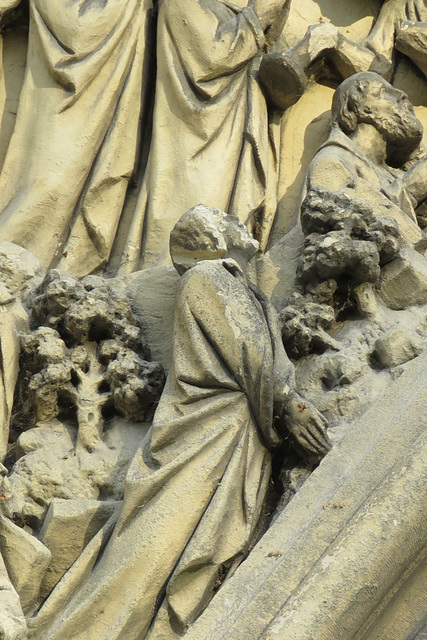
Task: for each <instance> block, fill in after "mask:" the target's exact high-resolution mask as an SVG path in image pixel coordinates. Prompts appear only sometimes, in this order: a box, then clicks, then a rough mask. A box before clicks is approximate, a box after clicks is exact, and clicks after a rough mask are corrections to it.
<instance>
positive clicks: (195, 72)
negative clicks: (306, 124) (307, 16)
mask: <svg viewBox="0 0 427 640" xmlns="http://www.w3.org/2000/svg"><path fill="white" fill-rule="evenodd" d="M264 43H265V36H264V33H263V30H262V27H261V24H260V22H259V19H258V17H257V16H256V14H255V12H254V11H253V10H252V9H251V8H250V7H244V8H243V9H241V8H239V7H235V6H233V5H232V4H231V3H229V2H225V1H222V2H221V1H219V0H161V2H160V7H159V17H158V27H157V81H156V97H155V107H154V121H153V137H152V145H151V149H150V156H149V160H148V166H147V171H146V174H145V177H144V183H143V185H142V188H141V191H140V195H139V198H138V202H137V204H136V209H135V212H134V215H133V217H132V219H131V222H130V224H129V225H128V226H127V228H125V229H123V232H122V233H123V243H122V244H121V245H119V247H118V255H117V256H116V258H117V261H118V262H119V263H121V266H120V271H121V272H127V271H133V270H135V269H138V268H142V267H144V268H145V267H150V266H154V265H158V264H165V263H168V262H170V257H169V244H168V243H169V234H170V232H171V230H172V228H173V226H174V225H175V223H176V222H177V221H178V220H179V218H180V217H181V216H182V214H183V213H185V211H187V210H188V209H190V208H191V207H193V206H196V205H198V204H205V205H207V206H213V207H217V208H219V209H221V210H222V211H226V212H227V213H230V214H233V215H236V216H238V217H239V218H240V220H241V221H242V222H243V223H244V224H246V226H247V227H248V229H249V230H250V231H252V232H254V235H255V236H256V238H257V239H258V240H259V241H260V244H261V248H264V247H265V244H266V241H267V239H268V233H269V229H270V227H271V224H272V220H273V217H274V214H275V210H276V177H275V175H276V174H275V171H276V164H275V159H274V152H273V149H274V146H273V144H272V142H271V140H270V136H269V124H268V111H267V105H266V101H265V99H264V96H263V93H262V91H261V88H260V86H259V84H258V81H257V77H256V74H257V69H258V67H259V63H260V60H261V56H262V52H263V46H264Z"/></svg>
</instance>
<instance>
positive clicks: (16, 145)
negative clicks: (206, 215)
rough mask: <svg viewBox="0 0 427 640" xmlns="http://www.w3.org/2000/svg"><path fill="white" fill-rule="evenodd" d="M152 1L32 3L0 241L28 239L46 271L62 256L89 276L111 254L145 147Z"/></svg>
mask: <svg viewBox="0 0 427 640" xmlns="http://www.w3.org/2000/svg"><path fill="white" fill-rule="evenodd" d="M17 4H18V3H17V2H14V3H12V6H16V5H17ZM151 6H152V4H151V1H150V0H132V2H127V3H126V4H125V5H123V6H122V5H117V3H114V2H107V3H102V4H101V5H99V4H98V3H85V4H84V7H81V6H80V4H79V3H78V2H73V3H71V4H70V3H69V2H57V1H56V0H55V1H54V2H49V1H48V0H47V1H45V2H30V36H29V43H28V56H27V69H26V74H25V81H24V86H23V87H22V91H21V96H20V100H19V109H18V114H17V118H16V123H15V128H14V132H13V135H12V139H11V141H10V144H9V148H8V152H7V157H6V159H5V162H4V165H3V169H2V174H1V182H0V193H1V197H0V211H1V224H0V239H1V240H7V241H9V242H15V243H17V244H20V245H21V246H24V247H25V248H26V249H28V250H29V251H31V252H32V253H33V254H34V255H35V256H36V257H38V258H39V259H40V261H41V263H42V265H43V267H44V268H48V267H52V266H58V265H60V264H61V263H63V265H64V266H65V267H66V268H67V270H69V271H71V272H74V273H75V274H76V275H79V276H80V275H86V274H87V273H91V272H93V271H96V270H99V269H100V268H102V267H104V266H105V264H106V262H107V260H108V258H109V256H110V251H111V247H112V245H113V242H114V238H115V235H116V230H117V226H118V222H119V219H120V216H121V213H122V208H123V203H124V199H125V195H126V191H127V186H128V183H129V180H130V178H131V176H132V173H133V171H134V167H135V163H136V159H137V153H138V149H139V146H140V141H139V140H138V135H139V117H138V114H139V113H140V112H142V115H141V117H142V121H144V113H143V110H144V107H145V103H144V101H145V100H146V97H145V95H144V92H145V90H146V83H147V79H148V77H147V76H148V73H147V71H148V70H147V69H146V66H145V65H144V59H145V58H144V56H145V46H146V29H147V21H148V20H149V9H150V8H151ZM124 139H125V140H126V144H125V145H123V144H122V141H123V140H124ZM69 185H73V186H72V187H71V188H70V186H69ZM106 203H108V205H106ZM106 206H108V210H109V214H108V216H105V207H106ZM83 264H84V265H85V266H84V267H83V270H82V266H83Z"/></svg>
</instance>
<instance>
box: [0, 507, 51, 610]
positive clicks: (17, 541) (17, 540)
mask: <svg viewBox="0 0 427 640" xmlns="http://www.w3.org/2000/svg"><path fill="white" fill-rule="evenodd" d="M0 553H1V556H2V558H3V560H4V563H5V565H6V568H7V572H8V574H9V578H10V581H11V583H12V584H13V586H14V588H15V589H16V591H17V593H18V594H19V598H20V601H21V605H22V609H23V611H24V613H25V614H26V615H31V614H32V613H33V611H34V609H35V608H36V606H37V604H38V602H39V598H40V585H41V583H42V580H43V577H44V575H45V572H46V569H47V568H48V566H49V564H50V562H51V560H52V555H51V553H50V551H49V549H47V547H46V546H45V545H44V544H42V543H41V542H40V541H39V540H37V538H35V537H34V536H33V535H30V534H29V533H27V532H26V531H25V530H24V529H21V528H20V527H17V526H16V525H15V524H14V523H13V522H11V521H10V520H8V519H7V518H5V517H4V516H0Z"/></svg>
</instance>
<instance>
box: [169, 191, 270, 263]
mask: <svg viewBox="0 0 427 640" xmlns="http://www.w3.org/2000/svg"><path fill="white" fill-rule="evenodd" d="M258 247H259V245H258V242H257V241H256V240H255V239H254V238H253V237H252V235H251V234H250V233H249V232H248V231H247V230H246V227H245V226H244V225H243V224H242V223H241V222H240V220H239V219H238V218H237V217H236V216H230V215H227V214H226V213H224V212H223V211H221V210H220V209H215V208H213V207H206V206H204V205H202V204H199V205H197V206H196V207H193V208H192V209H190V210H189V211H187V212H186V213H184V215H183V216H181V218H180V219H179V220H178V222H177V223H176V225H175V226H174V228H173V229H172V231H171V235H170V254H171V258H172V262H173V264H174V267H175V269H176V270H177V271H178V273H179V274H180V275H182V274H183V273H184V272H185V271H187V270H188V269H191V267H193V266H194V265H196V264H197V263H198V262H201V261H202V260H218V259H220V258H225V257H233V258H238V257H243V258H244V259H245V260H246V261H247V260H250V259H251V258H252V257H253V256H254V255H255V253H256V252H257V250H258Z"/></svg>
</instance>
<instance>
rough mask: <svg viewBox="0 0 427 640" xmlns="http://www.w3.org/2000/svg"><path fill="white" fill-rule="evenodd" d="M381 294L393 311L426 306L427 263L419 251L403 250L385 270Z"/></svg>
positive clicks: (380, 289)
mask: <svg viewBox="0 0 427 640" xmlns="http://www.w3.org/2000/svg"><path fill="white" fill-rule="evenodd" d="M379 293H380V295H381V297H382V298H383V300H384V301H385V303H386V304H387V305H388V306H389V307H390V308H391V309H404V308H405V307H409V306H411V305H415V304H416V305H420V304H425V302H426V300H427V261H426V260H425V259H424V258H423V256H422V255H420V254H419V253H418V252H417V251H414V250H412V249H409V248H405V249H403V250H402V252H401V256H400V257H399V258H396V259H395V260H393V262H390V264H388V265H386V266H385V267H384V268H383V270H382V272H381V280H380V286H379Z"/></svg>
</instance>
